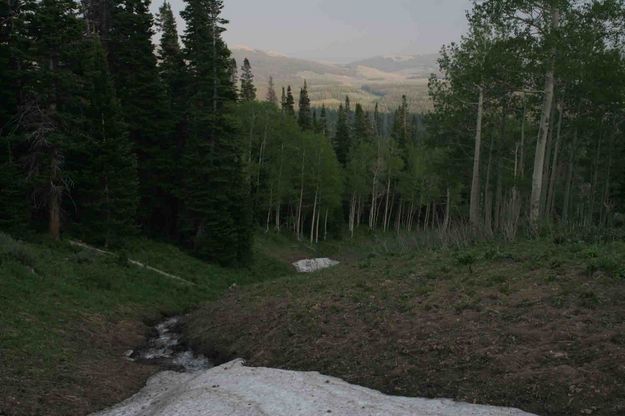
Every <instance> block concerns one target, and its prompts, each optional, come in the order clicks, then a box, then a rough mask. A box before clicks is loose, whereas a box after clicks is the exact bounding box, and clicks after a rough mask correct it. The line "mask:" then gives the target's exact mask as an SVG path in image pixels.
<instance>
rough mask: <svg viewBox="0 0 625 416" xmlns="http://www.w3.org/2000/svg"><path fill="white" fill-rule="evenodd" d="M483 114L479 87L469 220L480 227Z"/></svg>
mask: <svg viewBox="0 0 625 416" xmlns="http://www.w3.org/2000/svg"><path fill="white" fill-rule="evenodd" d="M483 112H484V89H483V88H482V87H481V86H480V87H479V98H478V104H477V123H476V128H475V151H474V154H473V179H472V181H471V201H470V207H469V220H470V221H471V224H472V225H473V226H479V225H480V222H481V221H480V156H481V150H482V115H483Z"/></svg>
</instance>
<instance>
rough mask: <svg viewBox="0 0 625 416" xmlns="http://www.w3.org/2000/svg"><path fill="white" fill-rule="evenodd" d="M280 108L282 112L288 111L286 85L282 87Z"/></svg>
mask: <svg viewBox="0 0 625 416" xmlns="http://www.w3.org/2000/svg"><path fill="white" fill-rule="evenodd" d="M280 109H281V110H282V113H286V91H285V89H284V87H282V97H281V98H280Z"/></svg>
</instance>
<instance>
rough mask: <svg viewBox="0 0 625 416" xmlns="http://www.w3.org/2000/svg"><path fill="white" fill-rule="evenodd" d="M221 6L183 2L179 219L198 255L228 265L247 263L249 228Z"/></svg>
mask: <svg viewBox="0 0 625 416" xmlns="http://www.w3.org/2000/svg"><path fill="white" fill-rule="evenodd" d="M222 8H223V2H222V1H220V0H187V1H186V7H185V9H184V11H183V12H182V17H183V18H184V19H185V21H186V24H187V25H186V30H185V33H184V37H183V40H184V44H185V55H186V61H187V62H188V66H189V70H190V73H191V77H192V81H191V88H190V91H192V92H193V94H192V95H191V97H190V113H189V117H190V128H189V130H190V137H189V144H188V146H187V148H186V149H185V150H186V151H185V155H186V158H185V159H186V162H185V163H186V166H187V176H186V180H185V186H184V202H185V215H184V218H183V221H184V224H185V229H186V234H185V237H186V240H187V241H188V242H189V243H190V244H191V245H192V248H193V250H194V252H195V253H196V254H197V255H199V256H201V257H203V258H207V259H211V260H216V261H219V262H220V263H223V264H233V263H245V262H247V261H249V258H250V253H251V241H252V227H251V211H250V206H251V204H250V203H249V189H248V182H247V181H246V180H244V174H243V157H242V153H243V142H242V138H241V135H240V134H238V132H237V129H236V124H235V122H234V120H233V117H232V109H233V103H234V101H235V88H234V85H233V83H232V78H231V71H230V70H229V63H230V59H231V55H230V51H229V50H228V48H227V46H226V44H225V43H224V41H223V39H222V37H221V33H222V32H223V31H224V30H225V29H224V28H223V26H224V25H225V24H226V23H227V21H226V20H225V19H223V18H221V17H220V14H221V10H222Z"/></svg>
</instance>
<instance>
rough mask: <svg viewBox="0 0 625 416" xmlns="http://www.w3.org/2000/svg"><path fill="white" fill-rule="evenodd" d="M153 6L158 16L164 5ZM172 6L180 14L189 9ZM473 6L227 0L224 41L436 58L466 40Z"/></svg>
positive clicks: (303, 53)
mask: <svg viewBox="0 0 625 416" xmlns="http://www.w3.org/2000/svg"><path fill="white" fill-rule="evenodd" d="M153 1H154V3H153V5H152V8H153V11H156V9H158V7H159V6H160V4H161V3H160V2H161V0H153ZM170 2H171V5H172V8H173V9H174V11H175V12H176V13H177V12H179V11H180V10H181V9H182V8H183V7H184V3H183V0H170ZM470 7H471V1H470V0H224V10H223V16H224V17H225V18H226V19H228V20H230V24H229V25H228V26H227V29H228V31H227V32H226V33H225V34H224V38H225V40H226V42H227V43H228V45H229V46H230V47H231V48H232V47H236V46H246V47H251V48H254V49H261V50H265V51H272V52H278V53H282V54H285V55H287V56H292V57H297V58H304V59H316V60H325V61H332V62H342V63H344V62H349V61H354V60H358V59H363V58H369V57H373V56H378V55H398V54H401V55H408V54H424V53H433V52H437V51H438V50H439V49H440V47H441V45H443V44H445V43H449V42H452V41H455V40H458V39H459V38H460V35H461V34H462V33H464V31H465V29H466V27H467V25H466V22H465V12H466V10H467V9H469V8H470ZM180 25H182V22H181V23H180Z"/></svg>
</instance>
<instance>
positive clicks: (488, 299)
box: [186, 254, 625, 416]
mask: <svg viewBox="0 0 625 416" xmlns="http://www.w3.org/2000/svg"><path fill="white" fill-rule="evenodd" d="M429 256H430V258H427V257H423V258H419V259H415V258H413V257H407V258H388V259H387V258H382V259H374V260H371V261H368V262H367V264H365V265H362V264H361V265H351V266H350V265H343V266H340V267H338V268H337V269H334V270H328V271H325V272H323V273H322V274H321V275H319V276H316V277H313V278H310V277H306V278H298V279H293V278H291V279H289V280H283V281H275V282H273V283H269V284H263V285H259V286H255V287H252V288H245V289H237V290H234V291H231V292H229V293H228V294H227V295H226V297H224V298H223V299H222V300H220V301H219V302H216V303H213V304H210V305H208V306H206V307H205V308H203V309H202V310H200V311H199V312H197V313H196V314H194V315H193V317H192V318H191V319H190V321H189V323H188V326H187V330H186V331H187V335H188V336H189V338H190V339H191V341H192V343H194V344H195V347H196V348H198V349H199V350H200V351H201V352H204V353H206V354H208V355H210V356H212V357H219V358H221V359H223V360H225V359H230V358H234V357H243V358H245V359H247V360H248V363H249V364H250V365H254V366H268V367H278V368H286V369H293V370H316V371H320V372H322V373H324V374H328V375H332V376H337V377H340V378H342V379H345V380H346V381H348V382H350V383H355V384H360V385H364V386H367V387H371V388H374V389H377V390H381V391H383V392H385V393H389V394H398V395H408V396H420V397H431V398H434V397H448V398H453V399H457V400H460V401H466V402H470V403H482V404H492V405H498V406H509V407H517V408H520V409H522V410H525V411H528V412H532V413H536V414H540V415H542V416H550V415H551V416H565V415H566V416H570V415H605V416H608V415H611V416H612V415H617V414H625V364H624V363H625V337H624V336H623V334H625V282H623V281H622V280H616V279H613V278H611V277H608V276H602V275H594V276H589V275H588V273H586V271H585V270H584V269H583V268H580V267H577V266H571V267H567V266H558V270H556V271H554V270H552V269H549V268H545V267H543V266H534V265H532V266H531V267H528V265H527V264H526V263H525V262H523V261H513V260H510V259H501V260H489V261H484V262H483V263H481V264H476V265H474V267H472V269H473V270H474V272H470V271H468V270H466V268H464V267H461V266H457V265H453V266H449V264H451V263H450V262H445V261H443V260H445V259H443V260H441V258H440V256H441V255H440V254H431V255H429ZM441 265H442V266H441Z"/></svg>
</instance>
